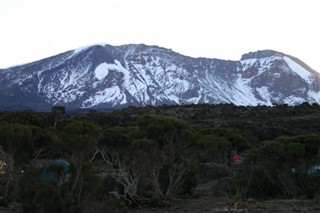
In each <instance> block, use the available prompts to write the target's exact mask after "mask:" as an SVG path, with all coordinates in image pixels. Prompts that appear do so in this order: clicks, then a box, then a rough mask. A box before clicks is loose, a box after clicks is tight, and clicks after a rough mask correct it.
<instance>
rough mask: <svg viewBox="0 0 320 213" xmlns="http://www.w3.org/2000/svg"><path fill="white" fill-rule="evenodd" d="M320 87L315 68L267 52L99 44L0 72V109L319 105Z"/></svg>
mask: <svg viewBox="0 0 320 213" xmlns="http://www.w3.org/2000/svg"><path fill="white" fill-rule="evenodd" d="M319 91H320V75H319V73H317V72H315V71H314V70H312V69H311V68H310V67H308V66H307V65H306V64H304V63H303V62H302V61H300V60H299V59H297V58H295V57H292V56H289V55H286V54H283V53H280V52H276V51H273V50H264V51H257V52H251V53H248V54H244V55H243V56H242V57H241V59H240V60H239V61H229V60H220V59H208V58H192V57H188V56H184V55H181V54H179V53H176V52H174V51H172V50H170V49H165V48H161V47H158V46H147V45H144V44H129V45H122V46H111V45H107V44H101V45H93V46H88V47H83V48H79V49H75V50H71V51H67V52H64V53H61V54H59V55H56V56H52V57H49V58H46V59H42V60H39V61H36V62H33V63H29V64H25V65H21V66H16V67H11V68H8V69H2V70H0V109H1V110H18V109H33V110H38V111H43V110H44V111H47V110H50V109H51V107H52V106H53V105H65V106H66V107H67V108H68V109H78V108H123V107H127V106H145V105H162V104H198V103H209V104H218V103H232V104H235V105H244V106H247V105H250V106H256V105H268V106H271V105H273V104H289V105H296V104H300V103H303V102H309V103H318V104H319V103H320V93H319Z"/></svg>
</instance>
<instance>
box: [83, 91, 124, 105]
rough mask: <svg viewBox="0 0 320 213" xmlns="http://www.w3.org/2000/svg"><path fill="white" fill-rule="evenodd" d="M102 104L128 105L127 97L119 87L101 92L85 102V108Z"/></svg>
mask: <svg viewBox="0 0 320 213" xmlns="http://www.w3.org/2000/svg"><path fill="white" fill-rule="evenodd" d="M100 103H113V106H115V105H117V104H125V103H127V100H126V97H125V95H123V93H122V92H121V90H120V88H119V87H118V86H113V87H109V88H106V89H104V90H103V91H99V92H97V93H96V94H94V95H93V96H91V97H90V98H89V99H87V100H86V101H85V102H84V105H83V107H92V106H95V105H98V104H100Z"/></svg>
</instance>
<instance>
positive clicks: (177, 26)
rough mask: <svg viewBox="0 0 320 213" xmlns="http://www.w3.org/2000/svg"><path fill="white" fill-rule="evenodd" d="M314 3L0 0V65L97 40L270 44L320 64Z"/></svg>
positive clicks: (225, 49) (215, 53)
mask: <svg viewBox="0 0 320 213" xmlns="http://www.w3.org/2000/svg"><path fill="white" fill-rule="evenodd" d="M318 5H319V1H318V0H0V28H1V29H0V68H6V67H8V66H12V65H17V64H21V63H26V62H31V61H35V60H39V59H41V58H45V57H48V56H51V55H55V54H58V53H61V52H64V51H67V50H70V49H75V48H78V47H82V46H86V45H90V44H95V43H107V44H111V45H121V44H128V43H145V44H148V45H158V46H161V47H166V48H170V49H172V50H174V51H176V52H179V53H181V54H184V55H188V56H193V57H208V58H219V59H229V60H239V59H240V57H241V55H242V54H244V53H247V52H252V51H256V50H263V49H273V50H277V51H280V52H284V53H287V54H290V55H293V56H296V57H298V58H300V59H301V60H302V61H304V62H306V63H307V64H308V65H309V66H311V67H312V68H314V69H315V70H317V71H320V57H319V51H320V41H319V39H320V29H319V28H320V27H319V26H320V24H319V20H320V12H319V6H318Z"/></svg>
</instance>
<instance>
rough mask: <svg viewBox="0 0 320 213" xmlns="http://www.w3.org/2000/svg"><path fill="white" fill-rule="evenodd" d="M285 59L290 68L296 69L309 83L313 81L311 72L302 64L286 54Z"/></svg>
mask: <svg viewBox="0 0 320 213" xmlns="http://www.w3.org/2000/svg"><path fill="white" fill-rule="evenodd" d="M283 60H285V62H286V63H287V64H288V66H289V68H290V69H291V70H292V71H294V72H295V73H296V74H297V75H299V76H300V77H301V78H303V79H304V80H305V81H306V82H307V83H312V81H313V78H312V75H311V73H310V72H309V71H308V70H306V69H305V68H303V67H302V66H301V65H300V64H298V63H296V62H295V61H293V60H292V59H291V58H289V57H287V56H284V57H283Z"/></svg>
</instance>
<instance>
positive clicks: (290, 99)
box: [283, 95, 306, 106]
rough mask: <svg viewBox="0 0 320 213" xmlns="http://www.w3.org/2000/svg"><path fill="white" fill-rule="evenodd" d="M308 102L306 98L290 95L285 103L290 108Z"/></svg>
mask: <svg viewBox="0 0 320 213" xmlns="http://www.w3.org/2000/svg"><path fill="white" fill-rule="evenodd" d="M305 101H306V100H305V99H304V98H301V97H296V96H294V95H290V96H288V97H286V98H285V99H284V100H283V102H284V103H286V104H288V105H289V106H294V105H297V104H301V103H303V102H305Z"/></svg>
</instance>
